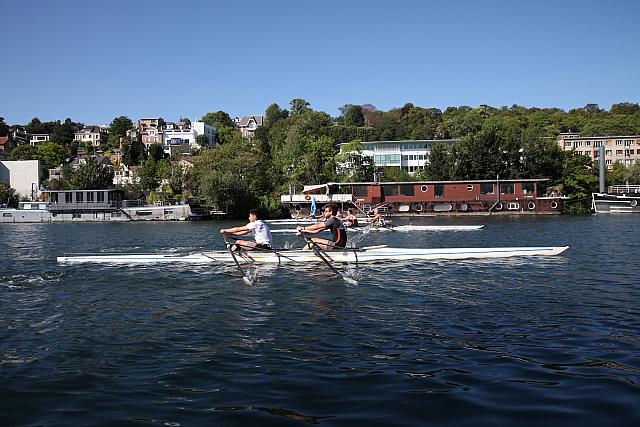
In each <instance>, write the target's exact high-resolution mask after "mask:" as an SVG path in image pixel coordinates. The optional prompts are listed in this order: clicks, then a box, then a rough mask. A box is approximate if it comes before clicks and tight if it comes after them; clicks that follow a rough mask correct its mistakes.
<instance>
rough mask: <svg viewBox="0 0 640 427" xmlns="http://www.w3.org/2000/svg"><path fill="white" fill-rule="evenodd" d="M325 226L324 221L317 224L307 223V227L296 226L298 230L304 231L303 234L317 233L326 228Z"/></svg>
mask: <svg viewBox="0 0 640 427" xmlns="http://www.w3.org/2000/svg"><path fill="white" fill-rule="evenodd" d="M326 229H327V227H326V226H325V225H324V222H321V223H318V224H313V225H309V226H307V227H300V226H298V231H299V232H301V233H305V234H318V233H320V232H321V231H324V230H326Z"/></svg>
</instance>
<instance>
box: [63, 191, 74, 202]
mask: <svg viewBox="0 0 640 427" xmlns="http://www.w3.org/2000/svg"><path fill="white" fill-rule="evenodd" d="M72 201H73V193H64V202H65V203H71V202H72Z"/></svg>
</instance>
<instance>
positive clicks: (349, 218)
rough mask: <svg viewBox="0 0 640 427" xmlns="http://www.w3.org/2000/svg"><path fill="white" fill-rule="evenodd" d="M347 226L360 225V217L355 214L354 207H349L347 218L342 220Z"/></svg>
mask: <svg viewBox="0 0 640 427" xmlns="http://www.w3.org/2000/svg"><path fill="white" fill-rule="evenodd" d="M342 222H343V223H344V226H345V227H357V226H358V218H356V216H355V215H354V214H353V209H349V215H347V217H346V218H345V219H343V220H342Z"/></svg>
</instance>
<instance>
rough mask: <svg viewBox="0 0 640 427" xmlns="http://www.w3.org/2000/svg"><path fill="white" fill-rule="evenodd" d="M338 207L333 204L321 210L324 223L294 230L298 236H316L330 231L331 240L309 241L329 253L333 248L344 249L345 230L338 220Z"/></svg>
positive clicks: (315, 238) (316, 239) (318, 239)
mask: <svg viewBox="0 0 640 427" xmlns="http://www.w3.org/2000/svg"><path fill="white" fill-rule="evenodd" d="M336 213H338V207H337V206H336V205H334V204H329V205H326V206H325V207H324V209H323V216H324V219H325V221H324V222H321V223H318V224H314V225H310V226H308V227H301V226H298V227H297V228H296V229H297V231H298V233H300V234H318V233H320V232H322V231H324V230H330V231H331V240H329V239H323V238H321V237H314V238H313V239H311V240H312V241H313V242H314V243H315V244H316V245H317V246H318V247H319V248H320V249H322V250H324V251H330V250H332V249H334V248H344V247H345V246H346V245H347V230H346V229H345V227H344V224H342V221H340V220H339V219H338V218H336Z"/></svg>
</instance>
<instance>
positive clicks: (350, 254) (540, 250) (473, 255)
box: [57, 246, 568, 264]
mask: <svg viewBox="0 0 640 427" xmlns="http://www.w3.org/2000/svg"><path fill="white" fill-rule="evenodd" d="M567 249H568V246H555V247H554V246H552V247H511V248H509V247H507V248H432V249H419V248H417V249H412V248H389V247H375V248H371V249H347V250H340V251H332V252H327V256H326V257H327V258H328V259H329V260H330V261H331V262H336V263H362V262H384V261H404V260H457V259H486V258H508V257H522V256H525V257H528V256H555V255H559V254H561V253H562V252H564V251H565V250H567ZM236 257H237V259H238V261H240V262H242V263H250V264H289V263H293V264H296V263H314V262H321V261H320V259H319V258H318V257H317V256H316V255H315V254H314V253H313V252H312V251H305V250H282V251H278V250H274V251H252V252H243V253H240V254H238V255H236ZM57 261H58V262H60V263H106V264H162V263H186V264H209V263H233V262H234V261H233V258H232V257H231V254H230V253H229V252H228V251H212V252H200V253H195V254H188V255H177V254H176V255H162V254H121V255H74V256H62V257H58V258H57Z"/></svg>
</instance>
